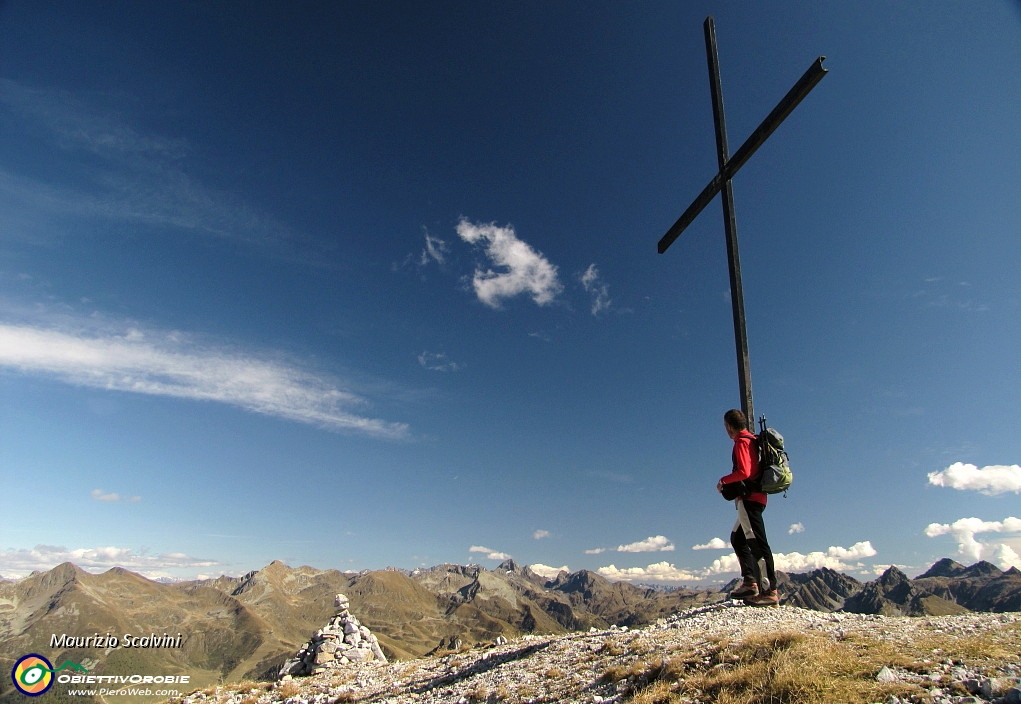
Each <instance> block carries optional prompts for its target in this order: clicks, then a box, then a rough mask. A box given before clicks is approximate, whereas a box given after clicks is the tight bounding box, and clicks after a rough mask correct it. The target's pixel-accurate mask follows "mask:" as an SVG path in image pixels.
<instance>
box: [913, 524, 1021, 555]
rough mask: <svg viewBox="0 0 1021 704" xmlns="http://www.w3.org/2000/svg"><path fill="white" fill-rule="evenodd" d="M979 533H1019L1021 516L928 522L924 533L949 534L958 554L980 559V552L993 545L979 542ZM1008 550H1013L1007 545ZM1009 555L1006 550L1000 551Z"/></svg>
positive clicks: (933, 536) (1020, 530)
mask: <svg viewBox="0 0 1021 704" xmlns="http://www.w3.org/2000/svg"><path fill="white" fill-rule="evenodd" d="M980 533H1021V518H1014V517H1010V518H1004V519H1003V520H1002V521H983V520H982V519H980V518H961V519H958V520H956V521H954V522H953V523H930V524H929V525H928V526H927V527H926V528H925V534H926V535H927V536H929V537H930V538H935V537H937V536H940V535H951V536H953V538H954V540H956V541H957V551H958V553H959V554H961V555H963V556H964V557H966V558H969V559H971V560H975V561H978V560H981V559H982V553H983V552H984V551H985V548H987V547H993V548H994V549H995V546H991V545H987V544H985V543H980V542H979V541H978V540H976V539H975V536H976V535H978V534H980ZM1001 547H1007V548H1008V550H1010V552H1014V551H1013V549H1011V548H1009V546H1001ZM1001 552H1002V553H1003V554H1004V555H1009V553H1006V551H1001Z"/></svg>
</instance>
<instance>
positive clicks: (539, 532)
mask: <svg viewBox="0 0 1021 704" xmlns="http://www.w3.org/2000/svg"><path fill="white" fill-rule="evenodd" d="M550 535H551V533H550V532H549V531H548V530H541V529H540V530H537V531H535V532H534V533H532V537H533V538H535V539H536V540H542V539H543V538H548V537H550Z"/></svg>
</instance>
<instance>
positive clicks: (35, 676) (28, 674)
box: [11, 653, 53, 697]
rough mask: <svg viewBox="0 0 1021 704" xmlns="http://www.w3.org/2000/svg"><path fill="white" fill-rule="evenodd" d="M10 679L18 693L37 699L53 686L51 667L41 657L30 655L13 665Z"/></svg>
mask: <svg viewBox="0 0 1021 704" xmlns="http://www.w3.org/2000/svg"><path fill="white" fill-rule="evenodd" d="M11 679H12V680H14V686H15V687H16V688H17V690H18V691H19V692H21V693H22V694H27V695H28V696H30V697H38V696H39V695H40V694H42V693H43V692H45V691H46V690H48V689H49V688H50V687H52V686H53V665H51V664H50V661H49V660H47V659H46V658H44V657H43V656H42V655H36V654H35V653H30V654H29V655H24V656H22V657H20V658H18V661H17V662H16V663H14V669H13V670H11Z"/></svg>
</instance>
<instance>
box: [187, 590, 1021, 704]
mask: <svg viewBox="0 0 1021 704" xmlns="http://www.w3.org/2000/svg"><path fill="white" fill-rule="evenodd" d="M1019 636H1021V614H1019V613H1004V614H989V613H984V614H975V613H969V614H961V615H956V616H923V617H917V618H913V617H906V616H896V617H890V616H881V615H874V614H868V615H864V614H850V613H828V614H827V613H822V612H819V611H810V610H807V609H802V608H798V607H793V606H779V607H770V608H752V607H746V606H743V605H738V603H737V602H721V603H718V604H714V605H711V606H703V607H699V608H695V609H689V610H687V611H684V612H681V613H678V614H674V615H672V616H670V617H668V618H661V619H658V620H657V621H656V623H654V624H652V625H649V626H645V627H642V628H634V629H629V628H627V627H617V626H614V627H611V628H608V629H596V628H592V629H590V630H589V631H587V632H584V633H577V634H570V635H562V636H548V635H546V636H543V635H525V636H522V637H520V638H516V639H514V640H512V641H509V642H497V643H487V644H479V645H477V646H476V647H473V648H465V647H461V648H459V649H458V650H456V651H452V652H450V651H448V652H441V653H437V654H435V655H433V656H431V657H425V658H417V659H414V660H407V661H402V662H397V663H389V664H388V663H365V664H357V665H354V666H352V667H350V668H347V669H344V670H335V669H334V670H325V669H324V670H321V671H320V672H318V673H316V674H314V675H313V676H311V677H307V678H292V677H290V676H287V677H284V678H283V679H282V680H281V681H279V682H276V683H264V684H257V683H245V684H242V685H237V686H229V687H215V688H209V689H206V690H202V691H196V692H193V693H191V694H189V695H187V696H184V697H180V698H176V699H174V700H172V704H278V703H280V702H283V703H285V704H341V703H343V702H372V703H373V704H474V703H478V702H487V703H489V702H492V703H496V702H507V703H508V704H538V703H540V702H542V703H554V702H556V703H561V704H599V703H602V704H609V703H611V702H612V703H614V704H624V703H625V702H631V703H633V704H654V703H658V704H668V703H671V704H672V703H683V704H708V703H709V702H716V701H722V700H723V697H724V696H725V697H727V698H726V699H725V701H728V702H729V701H733V702H767V701H777V702H788V704H794V703H802V702H804V703H807V702H873V701H878V702H884V703H885V704H921V703H923V702H924V703H928V704H978V703H979V702H994V703H996V704H1018V703H1019V702H1021V689H1019V686H1021V685H1019V678H1021V656H1019V652H1021V651H1019V646H1018V642H1019Z"/></svg>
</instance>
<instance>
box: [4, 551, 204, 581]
mask: <svg viewBox="0 0 1021 704" xmlns="http://www.w3.org/2000/svg"><path fill="white" fill-rule="evenodd" d="M64 562H73V563H74V564H75V565H77V566H78V567H81V568H82V569H84V570H87V571H94V572H100V571H105V570H108V569H110V568H112V567H122V568H124V569H128V570H132V571H136V572H139V573H140V574H143V575H145V576H146V577H150V578H156V577H162V576H168V573H167V570H182V569H185V570H194V569H196V568H207V567H218V566H221V565H222V564H223V563H221V562H218V561H217V560H208V559H203V558H196V557H191V556H189V555H185V554H184V553H156V554H152V555H150V554H148V553H147V552H145V551H142V552H139V551H136V550H134V549H132V548H118V547H113V546H108V547H96V548H72V549H68V548H66V547H64V546H56V545H36V546H35V547H34V548H32V549H31V550H24V549H23V550H0V574H2V575H4V576H6V577H11V578H19V577H26V576H28V575H29V574H31V573H32V572H34V571H36V570H50V569H53V568H54V567H56V566H57V565H59V564H62V563H64Z"/></svg>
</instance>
